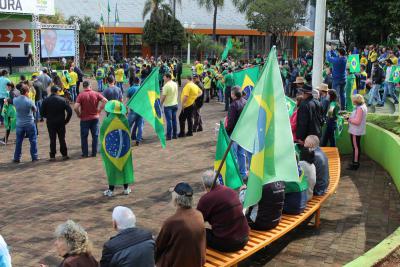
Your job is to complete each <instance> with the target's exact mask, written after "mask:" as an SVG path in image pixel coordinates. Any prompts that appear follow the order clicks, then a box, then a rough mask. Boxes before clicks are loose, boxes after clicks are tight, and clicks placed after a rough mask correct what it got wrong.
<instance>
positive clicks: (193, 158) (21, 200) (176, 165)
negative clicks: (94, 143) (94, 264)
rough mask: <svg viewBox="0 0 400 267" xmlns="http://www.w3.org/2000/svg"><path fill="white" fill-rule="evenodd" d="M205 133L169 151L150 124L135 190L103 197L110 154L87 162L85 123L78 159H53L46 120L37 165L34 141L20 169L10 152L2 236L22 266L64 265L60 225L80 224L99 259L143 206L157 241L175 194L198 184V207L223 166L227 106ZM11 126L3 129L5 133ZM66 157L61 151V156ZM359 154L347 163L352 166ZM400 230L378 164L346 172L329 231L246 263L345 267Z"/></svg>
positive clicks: (210, 108)
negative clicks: (126, 214)
mask: <svg viewBox="0 0 400 267" xmlns="http://www.w3.org/2000/svg"><path fill="white" fill-rule="evenodd" d="M202 113H203V121H204V123H205V126H204V131H203V132H201V133H196V134H195V135H194V136H193V137H187V138H184V139H178V140H173V141H168V143H167V148H166V149H161V145H160V143H159V141H158V139H157V137H156V135H155V133H154V132H153V131H152V130H151V129H150V127H149V126H148V124H146V126H145V132H144V139H145V141H144V142H143V144H142V145H140V146H139V147H133V164H134V168H135V180H136V181H135V184H134V186H133V192H132V194H131V195H129V196H124V195H122V188H117V190H116V193H117V194H116V195H115V196H114V197H112V198H106V197H104V196H103V195H102V192H103V190H105V189H106V187H107V182H106V177H105V173H104V170H103V166H102V161H101V158H100V156H99V155H98V157H97V158H87V159H80V154H81V151H80V134H79V120H78V119H77V117H76V116H75V114H74V115H73V118H72V120H71V122H70V124H69V125H68V126H67V144H68V149H69V154H70V156H71V160H69V161H61V160H60V159H58V161H56V162H48V161H47V159H48V151H49V148H48V145H49V141H48V136H47V129H46V126H45V123H40V124H39V132H40V135H39V138H38V142H39V155H40V158H41V160H40V161H39V162H37V163H31V162H30V156H29V145H28V140H25V141H24V146H23V158H22V163H21V164H18V165H16V164H13V163H11V159H12V154H13V152H14V145H13V143H14V140H15V137H14V136H15V134H14V133H13V134H12V135H11V136H12V141H11V144H10V145H8V146H7V147H4V146H2V147H0V210H1V212H0V218H1V219H0V233H1V234H2V235H3V237H4V238H5V240H6V241H7V243H8V245H9V246H10V247H11V252H12V258H13V266H16V267H20V266H38V264H39V263H46V264H49V265H50V266H57V264H58V263H59V261H60V259H59V258H58V257H56V255H55V251H54V249H53V232H54V229H55V227H56V226H57V225H58V224H59V223H61V222H63V221H65V220H67V219H73V220H76V221H77V222H79V223H80V224H82V225H83V227H84V228H85V229H86V230H87V231H88V233H89V237H90V239H91V240H92V241H93V248H94V255H95V257H96V258H97V259H99V258H100V256H101V248H102V245H103V243H104V242H105V241H106V240H108V238H109V237H111V236H112V235H114V234H115V232H114V231H113V229H112V224H111V212H112V209H113V207H115V206H117V205H125V206H128V207H130V208H132V209H133V211H134V212H135V214H136V216H137V221H138V226H140V227H146V228H148V229H150V230H151V231H153V233H154V235H157V233H158V231H159V230H160V227H161V225H162V222H163V221H164V220H165V219H166V218H167V217H168V216H170V215H172V214H173V212H174V208H173V207H172V205H171V204H170V193H169V189H170V188H171V187H173V186H174V185H175V184H176V183H178V182H180V181H187V182H189V183H190V184H191V185H192V186H193V188H194V190H195V192H196V194H195V198H196V203H197V200H198V198H199V197H200V196H201V194H202V193H203V188H202V184H201V181H200V176H201V173H202V172H203V171H205V170H207V169H210V168H211V167H212V166H213V159H214V153H215V144H216V134H215V127H216V123H217V122H218V121H219V120H220V119H222V118H223V117H224V115H225V112H223V105H221V104H218V103H215V102H212V103H210V104H205V107H204V108H203V110H202ZM3 134H4V127H2V128H0V136H3ZM58 156H60V155H58ZM348 162H349V158H348V157H347V156H344V157H343V158H342V164H343V166H346V165H347V163H348ZM399 226H400V198H399V194H398V193H397V190H396V188H395V185H394V184H393V183H392V180H391V178H390V177H389V175H388V174H387V173H386V172H385V171H384V170H383V169H382V168H381V167H379V166H378V165H377V164H376V163H374V162H373V161H371V160H369V159H368V158H365V157H364V158H363V159H362V167H361V169H360V170H359V171H358V172H349V171H346V170H343V171H342V178H341V181H340V183H339V187H338V190H337V193H336V194H335V195H333V196H332V197H331V198H330V199H329V200H328V201H327V202H326V203H325V204H324V206H323V208H322V213H321V228H320V229H319V230H315V229H314V228H312V227H311V226H302V227H299V228H297V229H296V230H294V231H292V232H291V233H290V234H289V235H287V236H285V237H284V238H282V239H281V240H279V241H277V242H275V243H274V244H273V245H271V246H269V247H267V248H265V249H263V250H262V251H261V252H260V253H257V254H256V255H255V256H253V257H252V258H251V259H249V260H248V261H246V262H243V263H242V264H241V266H341V265H343V264H344V263H346V262H349V261H351V260H352V259H354V258H356V257H358V256H359V255H361V254H363V253H364V252H365V251H367V250H369V249H370V248H371V247H373V246H375V245H376V244H378V243H379V242H380V241H381V240H382V239H384V238H385V237H386V236H388V235H389V234H390V233H392V232H393V231H394V230H395V229H396V228H397V227H399Z"/></svg>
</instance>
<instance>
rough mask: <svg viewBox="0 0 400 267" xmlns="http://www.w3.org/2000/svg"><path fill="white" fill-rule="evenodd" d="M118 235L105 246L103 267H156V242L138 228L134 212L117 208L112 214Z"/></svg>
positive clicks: (149, 234) (120, 207)
mask: <svg viewBox="0 0 400 267" xmlns="http://www.w3.org/2000/svg"><path fill="white" fill-rule="evenodd" d="M112 223H113V228H114V229H115V230H116V231H118V234H117V235H116V236H114V237H112V238H111V239H110V240H109V241H107V242H106V243H105V244H104V247H103V255H102V257H101V260H100V266H101V267H107V266H115V267H117V266H141V267H142V266H143V267H153V266H154V245H155V243H154V240H153V237H152V234H151V232H149V231H147V230H143V229H139V228H137V227H136V226H135V225H136V217H135V214H133V212H132V210H131V209H129V208H126V207H122V206H117V207H115V208H114V211H113V213H112Z"/></svg>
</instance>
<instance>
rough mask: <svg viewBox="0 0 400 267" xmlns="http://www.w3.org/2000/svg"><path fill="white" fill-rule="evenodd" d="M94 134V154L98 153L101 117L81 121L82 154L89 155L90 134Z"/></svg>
mask: <svg viewBox="0 0 400 267" xmlns="http://www.w3.org/2000/svg"><path fill="white" fill-rule="evenodd" d="M89 131H90V134H91V135H92V156H96V154H97V143H98V140H99V119H94V120H89V121H81V147H82V156H84V157H87V156H88V155H89V148H88V136H89Z"/></svg>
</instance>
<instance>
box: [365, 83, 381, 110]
mask: <svg viewBox="0 0 400 267" xmlns="http://www.w3.org/2000/svg"><path fill="white" fill-rule="evenodd" d="M379 89H381V85H380V84H374V85H373V86H372V88H371V90H370V91H369V94H368V97H369V99H368V105H372V103H373V102H374V100H376V102H377V103H378V104H380V103H381V95H380V94H379Z"/></svg>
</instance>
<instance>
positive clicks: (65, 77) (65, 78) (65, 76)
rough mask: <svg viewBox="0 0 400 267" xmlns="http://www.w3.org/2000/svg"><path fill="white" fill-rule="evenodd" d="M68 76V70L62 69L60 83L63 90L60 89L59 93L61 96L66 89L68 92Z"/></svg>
mask: <svg viewBox="0 0 400 267" xmlns="http://www.w3.org/2000/svg"><path fill="white" fill-rule="evenodd" d="M68 77H69V74H68V71H66V70H63V72H62V75H61V82H62V85H63V87H64V90H61V91H60V93H59V95H62V96H63V95H64V93H65V92H66V91H68V92H69V82H68V80H69V79H68Z"/></svg>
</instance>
